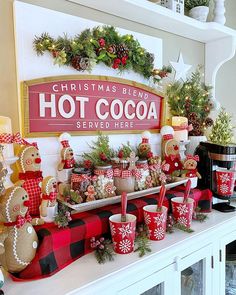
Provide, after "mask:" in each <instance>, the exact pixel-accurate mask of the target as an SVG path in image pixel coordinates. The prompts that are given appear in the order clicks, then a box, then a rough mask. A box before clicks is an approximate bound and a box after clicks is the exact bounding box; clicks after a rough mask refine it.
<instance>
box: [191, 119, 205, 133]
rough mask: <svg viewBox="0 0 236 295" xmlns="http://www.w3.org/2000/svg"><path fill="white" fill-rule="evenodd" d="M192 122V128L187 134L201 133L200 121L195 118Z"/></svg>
mask: <svg viewBox="0 0 236 295" xmlns="http://www.w3.org/2000/svg"><path fill="white" fill-rule="evenodd" d="M192 124H193V130H192V131H190V132H189V135H194V136H199V135H202V128H201V123H200V121H199V120H196V121H195V122H193V123H192Z"/></svg>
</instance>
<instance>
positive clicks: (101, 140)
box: [82, 132, 114, 166]
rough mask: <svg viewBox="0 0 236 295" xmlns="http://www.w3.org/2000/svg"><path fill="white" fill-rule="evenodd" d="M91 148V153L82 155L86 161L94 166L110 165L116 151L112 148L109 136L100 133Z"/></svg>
mask: <svg viewBox="0 0 236 295" xmlns="http://www.w3.org/2000/svg"><path fill="white" fill-rule="evenodd" d="M89 147H90V149H91V151H90V152H89V153H84V154H83V155H82V157H83V158H84V160H89V161H91V163H92V164H93V165H94V166H103V165H106V164H109V163H110V161H111V158H112V156H113V154H114V151H113V150H112V149H111V148H110V145H109V137H108V136H107V135H103V134H102V133H101V132H99V134H98V138H97V140H96V141H93V142H92V145H89Z"/></svg>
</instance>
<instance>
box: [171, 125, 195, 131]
mask: <svg viewBox="0 0 236 295" xmlns="http://www.w3.org/2000/svg"><path fill="white" fill-rule="evenodd" d="M173 129H174V131H181V130H187V131H192V130H193V125H192V124H189V125H188V124H187V123H182V124H180V125H179V126H173Z"/></svg>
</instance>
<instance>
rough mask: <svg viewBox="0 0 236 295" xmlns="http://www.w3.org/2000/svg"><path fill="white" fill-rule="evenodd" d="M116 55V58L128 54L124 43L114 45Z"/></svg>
mask: <svg viewBox="0 0 236 295" xmlns="http://www.w3.org/2000/svg"><path fill="white" fill-rule="evenodd" d="M116 55H117V57H118V58H120V59H121V58H122V57H125V56H128V55H129V49H128V47H127V46H126V45H125V44H119V45H117V46H116Z"/></svg>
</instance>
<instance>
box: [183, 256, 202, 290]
mask: <svg viewBox="0 0 236 295" xmlns="http://www.w3.org/2000/svg"><path fill="white" fill-rule="evenodd" d="M203 266H204V263H203V260H200V261H198V262H196V263H195V264H193V265H191V266H189V267H188V268H186V269H184V270H183V271H181V295H204V293H203V292H204V278H203V273H204V271H203Z"/></svg>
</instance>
